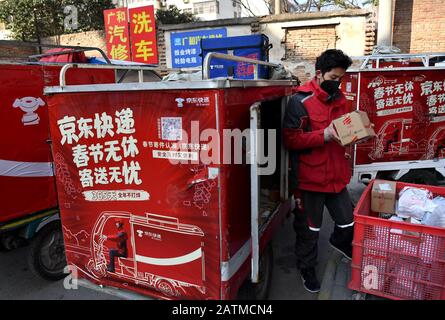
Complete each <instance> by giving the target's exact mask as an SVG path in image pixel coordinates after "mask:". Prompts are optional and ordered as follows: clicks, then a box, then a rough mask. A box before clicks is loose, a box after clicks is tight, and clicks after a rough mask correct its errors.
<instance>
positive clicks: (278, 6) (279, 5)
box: [275, 0, 281, 14]
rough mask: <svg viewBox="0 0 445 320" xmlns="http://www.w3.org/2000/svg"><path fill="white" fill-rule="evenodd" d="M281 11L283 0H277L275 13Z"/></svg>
mask: <svg viewBox="0 0 445 320" xmlns="http://www.w3.org/2000/svg"><path fill="white" fill-rule="evenodd" d="M280 13H281V0H275V14H280Z"/></svg>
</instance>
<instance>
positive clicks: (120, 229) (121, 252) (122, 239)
mask: <svg viewBox="0 0 445 320" xmlns="http://www.w3.org/2000/svg"><path fill="white" fill-rule="evenodd" d="M115 223H116V229H117V233H116V235H111V236H107V237H106V239H107V240H110V241H113V242H116V247H117V248H114V249H110V250H109V254H110V264H109V265H108V268H107V271H108V272H115V267H114V265H115V261H114V260H115V259H116V257H121V258H126V257H127V255H128V249H127V240H128V236H127V233H126V232H125V230H124V222H123V221H122V220H121V219H116V221H115Z"/></svg>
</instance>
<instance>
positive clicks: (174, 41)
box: [170, 28, 227, 68]
mask: <svg viewBox="0 0 445 320" xmlns="http://www.w3.org/2000/svg"><path fill="white" fill-rule="evenodd" d="M225 37H227V29H226V28H220V29H213V30H199V31H192V32H172V33H171V35H170V43H171V59H172V67H173V68H190V67H198V66H201V65H202V58H201V39H208V38H209V39H214V38H225Z"/></svg>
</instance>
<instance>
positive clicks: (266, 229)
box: [45, 56, 296, 299]
mask: <svg viewBox="0 0 445 320" xmlns="http://www.w3.org/2000/svg"><path fill="white" fill-rule="evenodd" d="M218 58H220V56H218ZM228 58H229V59H232V58H230V57H228ZM258 63H263V62H258ZM82 67H84V68H85V67H87V66H82ZM73 68H74V69H75V68H76V66H66V67H65V68H64V70H62V73H61V85H60V86H58V87H47V88H46V89H45V92H46V94H47V95H48V97H47V98H48V101H49V112H50V127H51V137H52V142H53V152H54V155H55V156H56V157H61V158H63V161H64V163H65V164H66V165H67V168H68V173H69V177H70V178H71V179H72V181H73V183H74V187H75V188H74V190H76V192H75V193H72V194H70V193H67V192H66V190H65V189H64V188H63V179H61V178H60V177H59V176H57V179H56V180H57V184H58V187H59V193H58V197H59V203H60V206H61V219H62V225H63V229H64V236H65V246H66V253H67V260H68V263H69V264H71V265H74V266H75V267H76V268H75V269H76V273H77V274H78V277H79V278H80V279H81V281H80V283H81V284H84V285H88V286H91V284H95V285H101V286H102V287H105V288H108V289H110V288H113V287H115V288H119V289H126V290H129V291H131V292H135V293H138V294H142V295H144V296H149V297H156V298H162V299H234V298H236V297H237V296H238V292H239V289H240V287H241V286H242V284H243V283H244V282H245V280H246V279H248V278H249V274H250V275H251V276H250V278H251V279H248V280H249V281H248V283H247V284H246V285H245V286H243V290H242V291H243V292H246V291H244V288H248V289H250V290H253V291H250V292H253V293H254V294H255V295H256V297H257V298H264V297H265V296H266V293H267V288H268V284H269V283H270V276H271V271H272V269H271V268H272V256H271V255H272V252H271V245H270V240H271V238H272V236H273V234H274V232H275V231H276V230H277V228H278V226H279V225H280V223H281V222H282V220H283V219H284V217H285V215H286V213H288V212H289V211H290V209H291V205H292V203H291V199H290V198H289V197H288V182H287V173H288V155H287V153H286V151H285V149H284V147H283V146H282V143H281V126H282V119H283V116H284V109H285V105H286V102H287V98H288V96H290V95H291V94H292V90H293V88H294V86H295V85H296V82H294V81H288V80H276V81H275V80H274V81H271V80H248V81H245V80H244V81H243V80H230V79H212V80H200V81H178V82H153V83H150V84H147V83H127V84H101V85H72V84H70V83H69V81H68V83H67V82H65V72H67V73H68V75H69V72H71V71H73V70H71V69H73ZM105 68H106V67H105ZM206 72H207V71H206ZM79 121H83V122H86V123H88V124H89V125H88V129H85V127H84V128H83V129H81V128H79V126H78V122H79ZM260 128H261V129H263V131H261V130H260ZM249 129H251V130H249ZM264 131H266V132H268V133H269V134H266V135H264V140H263V142H264V143H265V145H267V146H268V147H267V151H266V152H265V153H264V152H261V150H262V149H261V148H260V146H261V145H263V144H262V143H261V141H262V138H263V135H262V132H264ZM237 139H239V140H237ZM232 141H234V142H235V143H234V144H233V145H232ZM275 146H277V147H276V148H275ZM237 151H239V153H237ZM263 151H264V150H263ZM261 154H264V155H266V154H267V155H269V157H268V158H267V157H266V156H264V157H261V159H262V160H265V161H258V159H257V157H260V155H261ZM237 155H238V156H239V157H237ZM266 158H267V159H266ZM249 159H250V162H249ZM267 160H268V161H267ZM250 163H252V165H250ZM74 196H76V197H77V198H76V199H74V198H73V197H74ZM116 239H118V240H116ZM117 243H119V245H117ZM114 250H120V252H121V253H122V255H120V256H119V257H115V253H116V251H114ZM113 257H114V259H113ZM111 259H113V260H114V261H115V269H114V270H113V268H112V267H111V263H110V262H111ZM250 280H251V281H250ZM249 282H253V283H256V284H255V285H254V284H252V283H250V284H249ZM247 291H249V290H247ZM119 292H122V290H119ZM250 297H253V295H251V296H250Z"/></svg>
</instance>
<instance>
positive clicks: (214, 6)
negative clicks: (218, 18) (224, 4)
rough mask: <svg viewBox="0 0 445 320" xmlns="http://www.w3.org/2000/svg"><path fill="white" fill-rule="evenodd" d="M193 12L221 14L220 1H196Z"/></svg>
mask: <svg viewBox="0 0 445 320" xmlns="http://www.w3.org/2000/svg"><path fill="white" fill-rule="evenodd" d="M193 12H194V13H195V14H209V13H217V14H219V1H206V2H196V3H194V4H193Z"/></svg>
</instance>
